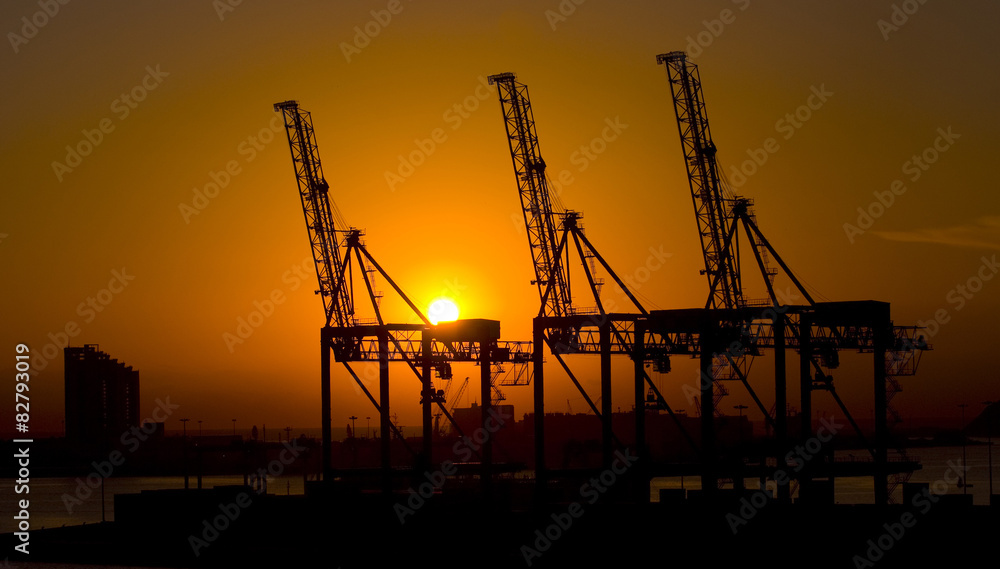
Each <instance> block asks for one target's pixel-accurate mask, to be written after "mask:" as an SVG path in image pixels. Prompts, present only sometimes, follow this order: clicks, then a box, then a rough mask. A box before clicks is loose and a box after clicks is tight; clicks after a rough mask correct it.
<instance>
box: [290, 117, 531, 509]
mask: <svg viewBox="0 0 1000 569" xmlns="http://www.w3.org/2000/svg"><path fill="white" fill-rule="evenodd" d="M274 110H275V111H276V112H281V114H282V117H283V119H284V124H285V131H286V134H287V135H288V142H289V147H290V150H291V155H292V164H293V166H294V168H295V176H296V180H297V182H298V188H299V196H300V198H301V202H302V210H303V213H304V216H305V221H306V228H307V231H308V234H309V240H310V245H311V248H312V254H313V260H314V262H315V264H316V275H317V278H318V281H319V289H318V290H317V294H319V295H320V296H321V297H322V299H323V306H324V312H325V316H326V322H325V325H324V327H323V329H322V333H321V345H322V348H321V349H322V354H321V356H322V366H321V367H322V370H321V374H322V376H321V391H322V393H321V399H322V429H323V458H322V460H323V471H324V478H325V479H326V480H331V479H332V476H331V471H330V468H331V462H330V460H331V430H332V428H331V417H330V354H331V352H332V353H333V356H334V358H335V360H336V361H338V362H341V363H342V364H343V365H344V367H345V368H346V369H347V370H348V372H349V373H350V375H351V377H352V378H353V379H354V381H355V382H356V384H357V385H358V387H359V388H360V389H361V390H362V391H363V392H364V393H365V395H366V396H367V397H368V399H369V401H370V402H371V403H372V405H373V406H374V407H375V409H376V410H377V411H378V412H379V415H380V428H381V441H380V442H381V460H382V470H383V484H384V488H385V489H386V490H388V489H389V487H390V485H391V467H392V464H391V463H392V461H391V436H392V435H395V436H396V438H397V439H398V440H400V441H402V444H403V445H404V446H405V447H406V448H407V449H408V450H409V451H410V453H411V454H414V455H415V456H416V455H417V453H415V452H414V451H413V449H411V448H410V447H409V445H408V444H407V443H406V439H405V438H404V437H403V436H402V435H401V433H400V432H399V430H398V427H397V426H396V424H395V422H394V421H393V420H392V414H391V412H390V407H389V374H388V363H389V362H390V361H402V362H405V363H406V364H407V365H408V367H409V368H410V369H411V370H412V372H413V373H414V375H415V376H416V377H417V379H418V380H420V381H421V383H422V386H423V387H422V390H421V401H420V403H421V406H422V415H423V453H422V455H423V462H424V463H425V464H430V463H431V462H432V445H431V442H432V436H433V423H432V418H431V407H432V405H434V404H436V405H437V406H438V408H439V411H440V412H441V413H442V414H444V415H445V416H446V417H447V418H448V420H449V421H450V422H451V423H452V425H453V426H454V427H455V429H456V430H457V431H458V432H459V433H461V428H460V427H459V426H458V424H457V423H456V422H455V420H454V417H453V416H452V414H451V413H450V411H449V410H448V409H447V408H446V407H445V405H444V403H445V401H444V397H443V390H435V389H434V388H433V386H432V383H431V373H432V372H431V369H432V368H433V369H434V371H436V372H437V375H438V377H439V378H441V379H444V380H450V379H451V363H452V362H457V361H467V362H478V363H480V365H481V366H482V383H483V386H482V391H483V399H484V405H483V407H484V421H485V417H486V411H487V410H488V409H489V407H490V399H491V390H494V389H495V387H494V383H495V381H496V379H497V378H498V377H500V375H501V374H503V373H507V376H510V377H513V379H512V380H510V381H509V384H526V383H527V382H529V381H530V377H531V376H530V369H529V368H528V367H527V365H526V364H527V363H528V362H529V361H530V354H531V343H530V342H502V341H498V339H497V338H498V337H499V323H495V325H492V324H490V323H491V322H492V321H460V322H458V323H453V324H447V325H439V326H432V325H431V324H430V321H429V320H428V318H427V317H426V316H425V315H424V313H423V312H422V311H421V310H420V309H419V308H418V307H417V306H416V305H415V304H414V303H413V301H412V300H410V298H409V297H408V296H407V295H406V294H405V293H404V292H403V290H402V289H401V288H400V287H399V286H398V285H397V284H396V282H395V281H394V280H393V279H392V278H391V277H390V276H389V275H388V273H386V271H385V270H384V269H383V268H382V267H381V265H379V263H378V262H377V261H376V260H375V258H374V257H373V256H372V255H371V253H369V251H368V249H367V248H366V247H365V245H364V242H363V240H362V237H363V235H364V233H363V232H361V231H360V230H358V229H356V228H353V227H349V226H348V225H347V224H346V223H345V222H344V220H343V216H341V215H340V213H339V211H338V210H337V209H336V206H335V205H333V202H332V201H331V200H330V198H329V190H330V186H329V184H328V183H327V181H326V179H325V177H324V174H323V167H322V163H321V161H320V156H319V149H318V146H317V142H316V133H315V130H314V128H313V123H312V117H311V115H310V113H308V112H307V111H304V110H302V109H301V108H299V106H298V103H297V102H296V101H284V102H280V103H276V104H275V105H274ZM341 236H342V237H343V242H341ZM341 246H343V247H344V252H343V256H341ZM355 267H356V268H355ZM355 272H357V273H359V274H360V275H361V277H362V279H363V281H364V285H365V290H366V291H367V294H368V301H369V303H368V304H369V306H370V310H371V311H372V313H373V314H374V317H375V318H374V320H369V321H363V320H360V319H359V318H357V316H356V309H357V302H356V298H355V296H354V287H353V280H352V276H353V274H354V273H355ZM376 273H377V274H379V275H381V276H382V278H383V279H385V281H386V282H387V283H389V285H390V286H391V287H392V289H393V290H394V291H395V292H396V294H397V295H398V296H399V298H400V299H402V300H403V302H405V304H406V305H407V306H408V307H409V308H410V310H411V311H412V312H413V314H414V315H415V316H416V318H417V319H419V321H420V322H421V323H420V324H387V323H386V322H385V321H384V318H383V315H382V311H381V308H380V305H381V299H382V295H381V294H380V293H378V292H377V291H376V289H375V285H374V279H373V277H374V275H375V274H376ZM463 322H469V323H470V324H468V325H462V323H463ZM473 329H474V330H475V331H473ZM470 334H471V335H470ZM483 334H485V336H484V335H483ZM436 336H446V337H447V338H446V339H445V340H443V341H437V340H436V339H435V337H436ZM356 361H368V362H378V363H379V398H378V399H377V400H376V398H375V397H374V396H373V395H372V394H371V393H370V391H369V390H368V388H367V386H366V385H365V384H364V382H363V381H362V380H361V379H360V377H358V374H357V373H356V372H355V371H354V369H353V368H352V367H351V365H350V362H356ZM504 362H510V363H512V364H513V366H512V368H510V369H505V368H504V367H503V363H504ZM496 392H497V393H499V390H496ZM488 452H489V445H484V447H483V454H487V453H488ZM482 458H483V462H484V463H485V464H488V463H489V460H488V456H483V457H482Z"/></svg>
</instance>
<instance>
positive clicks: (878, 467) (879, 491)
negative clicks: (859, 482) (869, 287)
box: [872, 319, 892, 506]
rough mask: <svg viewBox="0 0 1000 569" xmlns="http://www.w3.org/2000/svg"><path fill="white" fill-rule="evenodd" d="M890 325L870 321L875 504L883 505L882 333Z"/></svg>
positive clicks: (885, 485) (886, 481) (886, 492)
mask: <svg viewBox="0 0 1000 569" xmlns="http://www.w3.org/2000/svg"><path fill="white" fill-rule="evenodd" d="M891 326H892V323H891V322H883V321H882V320H881V319H876V320H875V321H874V322H873V323H872V337H873V342H872V349H873V350H874V352H873V353H872V356H873V357H872V360H873V361H874V363H873V367H874V369H873V370H872V372H873V376H874V379H875V382H874V383H875V473H874V482H875V504H876V505H878V506H885V505H888V504H889V477H888V474H887V467H888V464H887V463H888V460H889V454H888V448H889V425H888V422H887V420H886V412H887V411H888V409H887V408H888V400H887V396H886V392H885V386H886V380H885V349H886V342H885V337H884V335H885V334H886V331H887V330H889V329H890V327H891Z"/></svg>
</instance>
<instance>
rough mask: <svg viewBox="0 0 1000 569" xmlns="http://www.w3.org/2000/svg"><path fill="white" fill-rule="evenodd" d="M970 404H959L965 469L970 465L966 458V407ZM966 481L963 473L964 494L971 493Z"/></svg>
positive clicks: (963, 466) (960, 432) (963, 465)
mask: <svg viewBox="0 0 1000 569" xmlns="http://www.w3.org/2000/svg"><path fill="white" fill-rule="evenodd" d="M968 406H969V405H968V403H962V404H960V405H959V407H961V408H962V428H961V429H960V430H959V434H960V435H961V436H962V469H963V470H964V469H967V468H968V467H969V465H968V464H967V462H966V460H965V408H966V407H968ZM965 482H966V478H965V476H964V475H963V476H962V477H961V482H959V484H961V485H962V494H968V493H969V485H968V484H966V483H965Z"/></svg>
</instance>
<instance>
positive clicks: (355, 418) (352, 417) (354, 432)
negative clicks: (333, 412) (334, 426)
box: [348, 415, 358, 439]
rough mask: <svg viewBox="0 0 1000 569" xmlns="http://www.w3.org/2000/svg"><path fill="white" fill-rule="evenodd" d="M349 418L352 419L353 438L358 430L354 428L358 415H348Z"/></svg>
mask: <svg viewBox="0 0 1000 569" xmlns="http://www.w3.org/2000/svg"><path fill="white" fill-rule="evenodd" d="M348 419H350V420H351V438H352V439H353V438H354V437H355V434H356V433H357V432H358V431H357V430H356V429H355V428H354V421H355V420H357V417H355V416H354V415H351V416H350V417H348Z"/></svg>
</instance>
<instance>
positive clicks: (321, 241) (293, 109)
mask: <svg viewBox="0 0 1000 569" xmlns="http://www.w3.org/2000/svg"><path fill="white" fill-rule="evenodd" d="M274 110H275V111H280V112H281V114H282V117H283V118H284V121H285V131H286V133H287V134H288V142H289V147H290V149H291V152H292V164H293V165H294V167H295V178H296V180H297V181H298V184H299V197H300V198H301V199H302V212H303V214H304V215H305V219H306V227H307V228H308V230H309V242H310V244H311V245H312V253H313V261H314V262H315V264H316V276H317V278H318V280H319V290H318V291H316V292H317V293H318V294H319V295H320V296H321V297H322V298H323V309H324V311H325V313H326V325H327V326H334V325H336V326H349V325H351V324H352V323H353V315H354V306H353V302H352V300H351V296H350V294H349V292H348V291H347V290H345V286H344V283H345V282H346V279H345V275H344V266H345V261H344V259H341V258H340V246H339V243H338V239H337V231H338V230H337V227H336V225H335V224H334V217H333V212H332V210H331V206H330V197H329V195H328V194H329V191H330V185H329V184H327V182H326V179H325V178H324V177H323V166H322V164H321V162H320V159H319V148H318V147H317V144H316V131H315V130H313V125H312V116H311V115H310V114H309V112H308V111H304V110H302V109H300V108H299V105H298V102H296V101H284V102H281V103H275V105H274ZM344 230H346V228H344Z"/></svg>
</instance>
